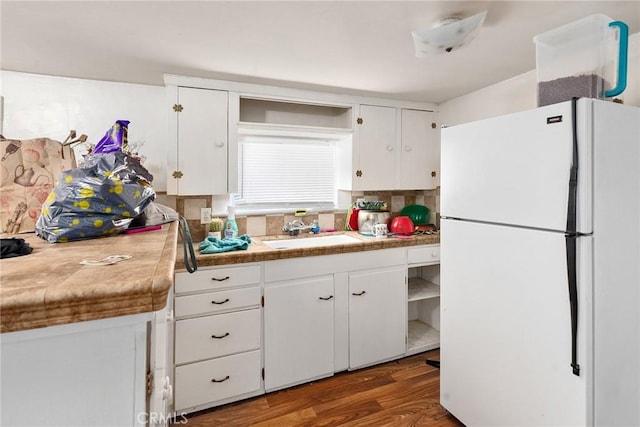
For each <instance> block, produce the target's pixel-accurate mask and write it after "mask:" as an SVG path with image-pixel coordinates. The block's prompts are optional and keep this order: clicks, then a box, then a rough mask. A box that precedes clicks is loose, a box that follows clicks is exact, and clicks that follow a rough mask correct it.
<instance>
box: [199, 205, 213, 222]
mask: <svg viewBox="0 0 640 427" xmlns="http://www.w3.org/2000/svg"><path fill="white" fill-rule="evenodd" d="M210 222H211V208H201V209H200V224H209V223H210Z"/></svg>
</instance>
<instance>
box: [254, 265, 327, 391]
mask: <svg viewBox="0 0 640 427" xmlns="http://www.w3.org/2000/svg"><path fill="white" fill-rule="evenodd" d="M333 303H334V295H333V276H332V275H327V276H320V277H315V278H310V279H300V280H294V281H288V282H283V283H274V284H273V285H269V286H267V287H266V288H265V289H264V350H265V356H264V357H265V358H264V365H265V373H264V375H265V379H264V384H265V389H266V390H267V391H270V390H274V389H278V388H282V387H284V386H289V385H293V384H297V383H301V382H304V381H308V380H311V379H314V378H320V377H323V376H329V375H332V374H333V370H334V369H333V366H334V363H333V343H334V341H333V319H334V317H333Z"/></svg>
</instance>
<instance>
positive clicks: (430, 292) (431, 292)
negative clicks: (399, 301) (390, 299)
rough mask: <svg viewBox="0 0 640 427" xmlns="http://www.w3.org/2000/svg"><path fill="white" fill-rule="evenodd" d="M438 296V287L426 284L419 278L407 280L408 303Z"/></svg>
mask: <svg viewBox="0 0 640 427" xmlns="http://www.w3.org/2000/svg"><path fill="white" fill-rule="evenodd" d="M439 296H440V286H438V285H436V284H435V283H431V282H428V281H426V280H424V279H422V278H420V277H411V278H410V279H409V299H408V301H409V302H411V301H418V300H423V299H429V298H438V297H439Z"/></svg>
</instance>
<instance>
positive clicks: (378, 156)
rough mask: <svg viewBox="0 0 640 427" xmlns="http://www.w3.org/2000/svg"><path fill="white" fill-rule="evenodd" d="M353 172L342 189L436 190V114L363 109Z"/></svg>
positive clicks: (437, 161) (375, 108) (412, 110)
mask: <svg viewBox="0 0 640 427" xmlns="http://www.w3.org/2000/svg"><path fill="white" fill-rule="evenodd" d="M356 123H357V125H356V126H357V128H356V137H355V141H354V144H355V147H354V153H353V155H354V158H353V170H352V175H351V181H350V182H346V183H345V182H342V185H341V187H342V188H343V189H347V190H349V189H353V190H361V191H363V190H372V191H375V190H427V189H433V188H435V187H436V186H437V175H438V164H439V159H438V153H437V137H438V131H437V127H436V125H435V113H433V112H432V111H427V110H417V109H416V110H414V109H407V108H396V107H386V106H374V105H360V114H359V116H358V118H357V119H356Z"/></svg>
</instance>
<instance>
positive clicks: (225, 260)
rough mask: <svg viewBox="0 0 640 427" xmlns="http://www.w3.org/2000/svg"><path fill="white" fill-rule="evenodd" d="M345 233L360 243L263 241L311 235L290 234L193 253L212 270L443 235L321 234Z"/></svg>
mask: <svg viewBox="0 0 640 427" xmlns="http://www.w3.org/2000/svg"><path fill="white" fill-rule="evenodd" d="M336 234H346V235H348V236H351V237H354V238H356V239H358V240H360V243H347V244H341V245H332V246H319V247H309V248H291V249H272V248H270V247H269V246H267V245H265V244H264V243H262V241H263V240H277V239H302V238H307V237H309V236H310V235H309V234H301V235H299V236H296V237H290V236H288V235H277V236H259V237H252V238H251V244H250V245H249V248H248V249H247V250H235V251H231V252H223V253H219V254H210V255H202V254H200V252H199V251H198V243H199V242H194V243H193V246H194V251H195V254H196V259H197V262H198V267H213V266H218V265H227V264H241V263H246V262H259V261H273V260H277V259H286V258H297V257H307V256H318V255H335V254H341V253H349V252H362V251H371V250H377V249H389V248H399V247H405V246H417V245H431V244H439V243H440V234H423V235H415V236H409V237H407V238H396V237H386V238H375V237H369V236H363V235H361V234H359V233H358V232H355V231H343V232H342V231H341V232H334V233H320V234H319V235H318V236H322V235H336ZM176 270H180V271H186V270H185V269H184V262H183V261H182V256H180V257H178V261H177V263H176Z"/></svg>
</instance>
